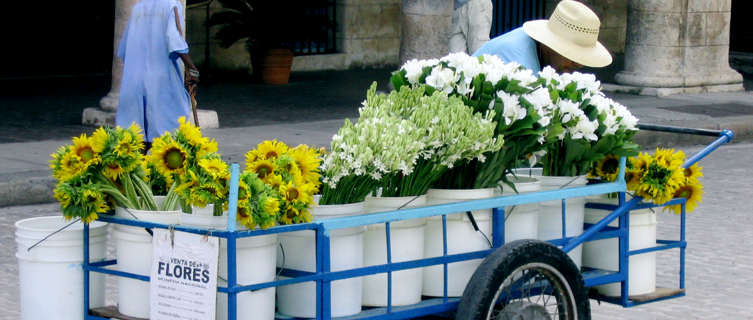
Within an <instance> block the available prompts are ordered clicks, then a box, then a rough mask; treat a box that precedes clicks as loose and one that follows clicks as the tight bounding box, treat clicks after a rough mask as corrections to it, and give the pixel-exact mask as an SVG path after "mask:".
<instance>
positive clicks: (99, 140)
mask: <svg viewBox="0 0 753 320" xmlns="http://www.w3.org/2000/svg"><path fill="white" fill-rule="evenodd" d="M134 125H135V124H134ZM132 126H133V125H132ZM109 138H110V135H108V134H107V131H105V128H103V127H99V128H97V130H96V131H94V133H92V137H91V145H92V149H93V150H94V152H102V151H104V150H105V148H106V147H107V140H108V139H109Z"/></svg>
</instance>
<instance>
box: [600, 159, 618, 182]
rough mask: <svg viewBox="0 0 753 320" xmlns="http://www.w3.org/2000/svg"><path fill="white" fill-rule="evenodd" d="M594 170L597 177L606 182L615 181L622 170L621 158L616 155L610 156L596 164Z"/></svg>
mask: <svg viewBox="0 0 753 320" xmlns="http://www.w3.org/2000/svg"><path fill="white" fill-rule="evenodd" d="M594 170H595V171H596V176H598V177H601V178H602V179H604V180H606V181H615V180H617V174H618V173H619V170H620V158H618V157H617V156H615V155H608V156H606V157H604V158H603V159H601V161H599V162H598V163H597V164H596V167H595V168H594Z"/></svg>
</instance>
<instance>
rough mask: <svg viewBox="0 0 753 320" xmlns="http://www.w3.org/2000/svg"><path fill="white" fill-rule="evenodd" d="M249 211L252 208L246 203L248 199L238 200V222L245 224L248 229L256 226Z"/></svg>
mask: <svg viewBox="0 0 753 320" xmlns="http://www.w3.org/2000/svg"><path fill="white" fill-rule="evenodd" d="M251 211H252V210H251V207H250V206H249V204H248V200H246V201H238V218H237V219H238V223H240V224H242V225H244V226H246V227H247V228H249V229H253V228H254V227H256V223H255V222H254V215H253V213H252V212H251Z"/></svg>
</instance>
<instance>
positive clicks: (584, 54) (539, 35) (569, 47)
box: [523, 20, 612, 68]
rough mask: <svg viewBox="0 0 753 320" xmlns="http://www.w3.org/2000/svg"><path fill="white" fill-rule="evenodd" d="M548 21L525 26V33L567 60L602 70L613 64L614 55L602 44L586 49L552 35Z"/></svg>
mask: <svg viewBox="0 0 753 320" xmlns="http://www.w3.org/2000/svg"><path fill="white" fill-rule="evenodd" d="M547 23H548V20H533V21H528V22H526V23H524V24H523V31H524V32H525V33H526V34H527V35H528V36H530V37H531V38H533V39H534V40H536V41H538V42H541V43H543V44H545V45H546V46H547V47H549V48H552V49H553V50H554V51H556V52H557V53H559V54H560V55H562V56H563V57H565V58H568V59H570V60H572V61H573V62H576V63H578V64H580V65H584V66H587V67H595V68H601V67H605V66H608V65H609V64H611V63H612V55H611V54H610V53H609V50H607V48H605V47H604V45H602V44H601V43H600V42H598V41H597V42H596V43H595V44H594V46H592V47H584V46H580V45H577V44H574V43H572V42H569V41H565V40H562V38H561V37H559V36H557V35H555V34H554V33H552V31H550V30H549V27H548V26H547Z"/></svg>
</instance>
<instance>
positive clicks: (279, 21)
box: [208, 0, 330, 84]
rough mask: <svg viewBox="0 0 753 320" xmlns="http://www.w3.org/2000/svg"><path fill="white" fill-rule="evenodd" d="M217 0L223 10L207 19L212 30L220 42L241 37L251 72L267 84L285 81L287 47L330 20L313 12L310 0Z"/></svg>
mask: <svg viewBox="0 0 753 320" xmlns="http://www.w3.org/2000/svg"><path fill="white" fill-rule="evenodd" d="M219 1H220V3H221V4H222V6H223V8H224V10H223V11H220V12H217V13H215V14H213V15H212V16H211V18H210V19H209V22H208V23H209V25H210V26H219V27H220V29H219V30H218V31H217V34H216V38H217V39H218V40H219V41H220V46H222V47H224V48H228V47H230V46H231V45H233V44H234V43H236V42H238V41H245V43H246V49H247V50H248V52H249V55H250V57H251V64H252V68H253V72H254V74H255V76H256V77H257V78H258V79H261V80H262V81H263V82H264V83H268V84H286V83H288V80H289V76H290V67H291V66H292V63H293V52H292V50H291V49H293V48H294V46H296V45H299V44H300V43H301V42H303V41H304V40H307V39H309V37H310V36H311V35H313V34H315V33H316V32H318V31H319V30H320V28H322V27H324V26H325V25H326V24H327V23H330V21H329V19H328V18H327V17H326V16H323V15H321V14H319V13H316V12H315V7H314V6H315V2H314V1H301V2H299V1H295V2H291V1H265V0H219Z"/></svg>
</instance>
